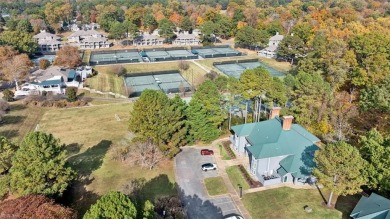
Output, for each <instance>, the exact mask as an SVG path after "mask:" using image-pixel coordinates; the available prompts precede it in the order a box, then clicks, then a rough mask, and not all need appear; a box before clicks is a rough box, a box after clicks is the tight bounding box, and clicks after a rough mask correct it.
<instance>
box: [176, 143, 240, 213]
mask: <svg viewBox="0 0 390 219" xmlns="http://www.w3.org/2000/svg"><path fill="white" fill-rule="evenodd" d="M204 163H215V160H214V156H201V155H200V148H183V150H182V152H180V153H179V154H178V155H177V156H176V158H175V164H176V168H175V174H176V182H177V183H178V185H179V187H180V195H181V198H182V201H183V203H184V205H185V209H186V212H187V217H188V218H189V219H198V218H199V219H209V218H210V219H219V218H223V216H224V215H227V214H232V213H236V214H237V213H238V210H237V208H236V207H235V205H234V203H233V201H232V199H231V198H230V196H228V195H223V196H218V197H215V198H211V197H209V196H208V194H207V191H206V188H205V187H204V184H203V180H204V178H207V177H215V176H218V171H219V170H218V169H217V170H213V171H207V172H204V171H202V169H201V166H202V164H204Z"/></svg>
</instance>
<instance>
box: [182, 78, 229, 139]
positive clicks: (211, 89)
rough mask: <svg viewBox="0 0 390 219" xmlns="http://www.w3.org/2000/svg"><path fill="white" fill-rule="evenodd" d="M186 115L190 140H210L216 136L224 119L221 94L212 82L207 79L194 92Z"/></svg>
mask: <svg viewBox="0 0 390 219" xmlns="http://www.w3.org/2000/svg"><path fill="white" fill-rule="evenodd" d="M187 116H188V121H189V127H190V130H189V132H190V136H191V139H192V140H201V141H205V142H210V141H212V140H214V139H216V138H218V136H219V134H220V130H219V127H220V125H221V124H222V122H223V120H224V115H223V113H222V109H221V96H220V94H219V92H218V89H217V86H216V85H215V84H214V82H212V81H210V80H207V81H205V82H204V83H203V84H201V85H200V86H199V88H198V90H197V91H196V92H195V93H194V95H193V97H192V99H191V102H190V104H189V107H188V109H187Z"/></svg>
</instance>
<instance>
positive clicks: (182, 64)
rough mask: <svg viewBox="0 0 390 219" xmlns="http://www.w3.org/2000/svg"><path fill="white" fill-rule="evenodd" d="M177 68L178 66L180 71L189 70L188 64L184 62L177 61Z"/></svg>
mask: <svg viewBox="0 0 390 219" xmlns="http://www.w3.org/2000/svg"><path fill="white" fill-rule="evenodd" d="M178 66H179V69H181V70H183V71H187V70H188V69H189V68H190V64H188V62H185V61H179V63H178Z"/></svg>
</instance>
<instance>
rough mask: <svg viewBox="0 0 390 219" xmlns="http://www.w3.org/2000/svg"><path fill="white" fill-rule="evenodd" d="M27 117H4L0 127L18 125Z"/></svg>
mask: <svg viewBox="0 0 390 219" xmlns="http://www.w3.org/2000/svg"><path fill="white" fill-rule="evenodd" d="M26 118H27V117H26V116H11V115H6V116H5V117H4V118H3V120H2V121H1V124H2V125H10V124H18V123H22V122H23V121H24V120H25V119H26Z"/></svg>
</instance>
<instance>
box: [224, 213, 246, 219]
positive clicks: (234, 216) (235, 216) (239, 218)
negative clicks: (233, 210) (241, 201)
mask: <svg viewBox="0 0 390 219" xmlns="http://www.w3.org/2000/svg"><path fill="white" fill-rule="evenodd" d="M223 218H224V219H244V217H242V216H241V215H238V214H228V215H226V216H225V217H223Z"/></svg>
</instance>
